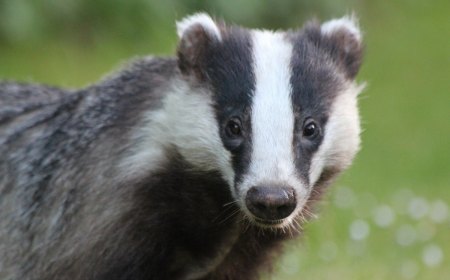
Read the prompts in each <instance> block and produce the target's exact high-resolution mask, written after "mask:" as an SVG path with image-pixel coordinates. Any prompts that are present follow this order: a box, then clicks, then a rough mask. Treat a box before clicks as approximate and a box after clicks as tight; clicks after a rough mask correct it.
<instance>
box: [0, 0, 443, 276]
mask: <svg viewBox="0 0 450 280" xmlns="http://www.w3.org/2000/svg"><path fill="white" fill-rule="evenodd" d="M197 11H207V12H209V13H210V14H212V15H215V16H217V17H220V18H224V19H226V21H228V22H234V23H238V24H240V25H244V26H249V27H260V28H262V27H264V28H296V27H298V26H301V25H302V24H303V22H304V21H305V20H307V19H309V18H311V17H317V18H319V19H320V20H325V19H329V18H331V17H336V16H342V15H343V14H345V13H348V12H352V11H355V12H356V14H357V15H358V16H359V17H360V19H361V26H362V29H363V31H364V37H365V43H366V46H367V47H366V57H365V62H364V64H363V67H362V71H361V73H360V75H359V77H358V79H359V80H364V81H367V82H368V86H367V89H366V90H365V92H364V93H363V94H362V95H361V97H360V106H361V115H362V120H363V127H364V129H365V131H364V133H363V134H362V138H363V148H362V150H361V152H360V153H359V155H358V157H357V159H356V161H355V164H354V166H353V167H352V169H351V170H350V171H348V172H346V173H345V175H344V176H343V177H342V178H341V180H339V181H338V182H337V184H336V185H335V186H334V187H333V188H332V189H331V190H330V194H329V197H328V198H325V199H324V206H323V209H322V211H320V213H322V215H321V217H320V219H318V220H315V221H313V222H312V223H310V224H308V225H307V226H306V233H305V237H304V240H303V242H300V244H301V245H299V243H295V244H294V243H292V244H291V247H292V250H289V252H288V254H287V255H286V257H284V258H283V261H282V262H280V263H279V265H278V270H277V271H278V273H277V274H276V275H275V276H273V277H272V278H271V279H291V280H294V279H333V280H336V279H433V280H434V279H442V280H444V279H450V265H449V259H450V239H449V236H450V218H449V217H450V211H449V205H450V196H449V189H450V169H449V167H450V145H449V143H450V141H449V140H450V109H449V105H450V78H449V74H450V20H449V11H450V1H448V0H432V1H419V0H393V1H370V0H320V1H319V0H265V1H257V0H248V1H239V0H216V1H194V0H186V1H181V0H180V1H175V0H165V1H153V0H122V1H120V0H95V1H94V0H90V1H88V0H0V79H15V80H25V81H39V82H43V83H50V84H56V85H63V86H72V87H79V86H82V85H85V84H87V83H90V82H94V81H97V80H98V79H99V78H100V77H101V76H102V75H104V73H106V72H109V71H111V69H114V68H115V66H116V65H117V64H118V63H120V62H121V61H122V60H126V59H129V58H130V57H133V56H135V55H146V54H164V55H169V54H170V55H171V54H173V53H174V48H175V46H176V33H175V21H176V20H178V19H180V18H182V17H183V16H185V15H186V14H191V13H194V12H197Z"/></svg>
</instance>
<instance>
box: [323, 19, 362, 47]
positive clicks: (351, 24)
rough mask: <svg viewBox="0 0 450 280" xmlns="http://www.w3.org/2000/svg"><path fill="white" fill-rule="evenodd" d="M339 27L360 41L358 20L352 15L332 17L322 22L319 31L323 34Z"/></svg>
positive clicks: (334, 30) (330, 32)
mask: <svg viewBox="0 0 450 280" xmlns="http://www.w3.org/2000/svg"><path fill="white" fill-rule="evenodd" d="M340 29H345V30H347V31H348V32H350V33H351V34H353V35H354V36H355V38H356V39H357V40H358V41H361V37H362V35H361V30H360V29H359V25H358V20H357V19H356V17H355V16H354V15H351V16H345V17H342V18H339V19H332V20H330V21H327V22H325V23H323V24H322V26H321V31H322V33H324V34H332V33H333V32H336V31H338V30H340Z"/></svg>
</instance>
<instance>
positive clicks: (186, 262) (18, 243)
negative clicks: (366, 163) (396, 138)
mask: <svg viewBox="0 0 450 280" xmlns="http://www.w3.org/2000/svg"><path fill="white" fill-rule="evenodd" d="M177 33H178V36H179V44H178V48H177V53H176V56H175V57H167V58H157V57H156V58H155V57H144V58H141V59H137V60H136V61H134V62H132V63H130V64H129V65H128V66H126V67H125V68H124V69H123V70H121V71H119V72H117V73H115V74H112V75H110V76H108V77H107V78H105V79H103V80H102V81H100V82H98V83H96V84H93V85H90V86H87V87H85V88H82V89H60V88H57V87H51V86H44V85H35V84H24V83H15V82H6V81H4V82H2V83H1V85H0V154H1V158H0V279H7V280H12V279H71V280H73V279H136V280H138V279H171V280H173V279H258V278H259V277H260V276H261V273H266V272H267V271H268V270H270V267H271V264H272V263H273V262H274V260H275V258H276V257H277V256H279V254H280V253H281V251H282V244H283V242H284V241H286V240H289V239H292V238H294V237H296V236H298V235H299V233H300V232H301V226H302V224H303V223H304V222H305V221H307V220H308V219H309V218H310V217H311V215H313V213H312V212H313V211H314V207H313V206H314V204H315V202H316V201H318V200H319V198H320V196H321V194H322V193H323V191H324V190H325V188H326V186H327V185H329V184H330V182H331V181H333V179H334V178H336V176H337V175H338V174H339V173H340V172H341V171H343V170H344V169H346V168H347V167H348V166H349V165H350V163H351V161H352V159H353V157H354V156H355V154H356V153H357V151H358V149H359V145H360V137H359V134H360V124H359V113H358V109H357V96H358V94H359V92H360V91H361V90H362V87H361V86H360V85H359V84H358V83H357V82H356V81H355V76H356V74H357V72H358V70H359V68H360V64H361V60H362V53H363V44H362V34H361V31H360V29H359V27H358V24H357V21H356V20H355V19H354V17H353V16H345V17H343V18H340V19H333V20H330V21H327V22H325V23H322V24H320V23H318V22H317V21H311V22H308V23H307V24H305V25H304V27H302V28H300V29H298V30H289V31H268V30H253V29H245V28H242V27H239V26H235V25H230V24H225V23H224V22H223V21H220V20H215V19H213V18H211V17H210V16H209V15H207V14H205V13H198V14H194V15H191V16H188V17H186V18H184V19H182V20H181V21H179V22H178V23H177Z"/></svg>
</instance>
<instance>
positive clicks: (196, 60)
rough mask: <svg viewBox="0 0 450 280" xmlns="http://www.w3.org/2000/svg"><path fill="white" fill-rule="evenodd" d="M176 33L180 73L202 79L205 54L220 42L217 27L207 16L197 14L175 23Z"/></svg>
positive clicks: (220, 38)
mask: <svg viewBox="0 0 450 280" xmlns="http://www.w3.org/2000/svg"><path fill="white" fill-rule="evenodd" d="M177 33H178V37H179V39H180V42H179V45H178V50H177V55H178V66H179V68H180V70H181V72H182V73H183V74H185V75H190V74H194V75H196V76H197V77H198V78H200V79H204V78H205V77H204V75H205V72H204V71H203V69H204V68H203V66H204V65H205V59H206V56H207V53H208V51H209V50H210V49H211V48H212V47H214V44H217V43H218V42H220V41H221V40H222V37H221V33H220V30H219V27H218V25H217V24H216V23H215V22H214V20H213V19H212V18H211V17H210V16H209V15H207V14H204V13H199V14H194V15H192V16H188V17H186V18H184V19H183V20H181V21H179V22H177Z"/></svg>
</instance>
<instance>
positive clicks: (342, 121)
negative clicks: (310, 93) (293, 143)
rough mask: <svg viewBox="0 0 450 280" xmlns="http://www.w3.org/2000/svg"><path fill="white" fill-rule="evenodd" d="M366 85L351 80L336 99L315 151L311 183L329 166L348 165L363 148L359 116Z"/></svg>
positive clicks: (340, 167) (342, 166)
mask: <svg viewBox="0 0 450 280" xmlns="http://www.w3.org/2000/svg"><path fill="white" fill-rule="evenodd" d="M362 89H363V86H356V85H354V84H350V85H349V86H348V88H347V90H346V91H344V92H341V93H339V94H338V96H337V97H336V100H334V105H333V107H332V108H331V114H330V117H329V119H328V122H327V124H326V127H325V135H324V138H323V141H322V144H321V145H320V148H319V150H318V151H317V152H316V153H315V154H314V156H313V158H312V161H311V167H310V171H309V178H310V183H311V185H314V184H315V183H316V182H317V180H318V179H319V176H320V174H321V173H322V171H323V169H324V168H326V167H338V168H339V169H345V168H346V167H348V166H349V165H350V163H351V161H352V159H353V157H354V156H355V154H356V152H357V151H358V149H359V143H360V138H359V133H360V126H359V116H358V107H357V95H358V94H359V93H360V92H361V90H362Z"/></svg>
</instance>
